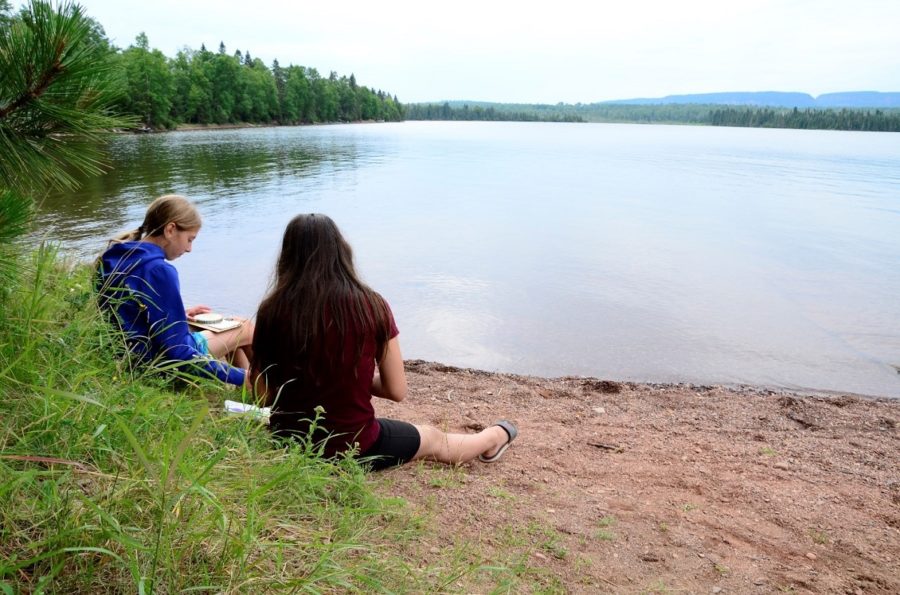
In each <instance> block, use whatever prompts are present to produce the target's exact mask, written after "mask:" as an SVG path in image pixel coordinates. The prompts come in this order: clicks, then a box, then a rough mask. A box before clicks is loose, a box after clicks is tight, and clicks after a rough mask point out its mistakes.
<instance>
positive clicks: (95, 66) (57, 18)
mask: <svg viewBox="0 0 900 595" xmlns="http://www.w3.org/2000/svg"><path fill="white" fill-rule="evenodd" d="M101 38H102V28H100V27H99V25H98V24H97V23H96V22H94V21H92V20H91V19H89V18H87V17H85V16H84V15H83V14H82V12H81V8H80V7H78V6H76V5H73V4H69V3H66V4H63V5H61V6H60V7H59V8H53V7H52V6H51V5H50V4H48V3H46V2H39V1H33V2H32V3H31V4H29V5H28V6H26V8H24V9H23V10H22V11H21V12H19V13H18V14H16V15H11V14H10V12H9V4H8V3H6V2H2V3H0V281H3V287H4V290H6V289H8V287H9V286H10V285H11V282H12V279H13V276H14V275H15V272H16V268H17V266H18V262H17V259H16V258H15V255H16V245H15V242H16V240H17V239H18V238H19V237H21V236H22V235H23V234H24V233H25V232H26V231H27V229H28V224H29V221H30V216H31V207H32V205H33V204H34V200H35V198H36V197H37V196H40V195H41V194H42V193H43V192H45V191H46V189H47V188H48V187H54V188H72V187H74V186H75V184H76V182H75V179H76V176H75V175H73V173H75V174H96V173H99V172H100V171H101V169H102V165H103V164H102V161H101V152H100V148H99V141H100V140H101V138H102V137H103V134H104V133H106V132H108V131H109V130H110V129H112V128H115V127H119V126H123V125H127V124H128V120H127V119H123V118H119V117H116V116H115V114H114V112H113V110H112V105H113V102H114V101H115V99H116V85H115V78H114V75H113V73H112V70H111V68H110V64H109V61H108V60H107V58H108V55H109V51H108V47H107V46H106V45H105V44H104V43H101V41H100V40H101ZM0 299H2V296H0Z"/></svg>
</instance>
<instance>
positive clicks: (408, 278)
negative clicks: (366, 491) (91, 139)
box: [41, 122, 900, 396]
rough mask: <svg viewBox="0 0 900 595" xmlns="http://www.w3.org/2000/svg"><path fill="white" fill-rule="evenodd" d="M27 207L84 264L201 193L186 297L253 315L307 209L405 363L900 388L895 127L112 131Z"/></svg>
mask: <svg viewBox="0 0 900 595" xmlns="http://www.w3.org/2000/svg"><path fill="white" fill-rule="evenodd" d="M110 149H111V152H112V154H113V162H114V166H115V170H114V171H113V172H112V173H110V174H108V175H106V176H104V177H102V178H98V179H94V180H91V181H89V182H88V183H87V185H86V186H85V187H84V188H83V189H82V190H81V191H79V192H77V193H74V194H71V193H70V194H66V195H59V196H53V197H50V198H49V199H47V200H46V201H45V202H44V204H43V205H42V208H41V210H42V212H41V222H42V225H41V229H42V233H44V234H46V237H48V238H51V239H54V240H59V241H61V242H62V244H63V246H64V247H66V248H68V249H70V250H73V251H75V252H77V253H79V254H81V255H93V254H95V253H96V252H98V251H99V250H101V248H102V247H103V245H104V240H105V238H107V237H109V236H111V235H113V234H114V233H116V232H118V231H121V230H124V229H126V228H134V227H136V226H137V225H138V224H139V223H140V221H141V219H142V217H143V212H144V209H145V207H146V205H147V204H148V203H149V201H150V200H151V199H152V198H153V197H155V196H157V195H160V194H164V193H170V192H176V193H181V194H185V195H187V196H189V197H191V198H192V199H194V200H196V201H197V202H198V203H199V205H200V209H201V212H202V214H203V216H204V221H205V223H204V228H203V230H202V232H201V234H200V235H199V237H198V239H197V241H196V242H195V246H194V251H193V253H191V254H188V255H186V256H184V257H182V258H181V259H179V260H177V261H175V263H174V264H175V265H176V266H177V267H178V269H179V271H180V275H181V281H182V292H183V294H184V297H185V302H186V303H189V304H190V303H198V302H203V303H208V304H210V305H211V306H213V307H214V308H215V309H217V310H221V311H225V312H233V313H242V314H248V315H249V314H252V313H253V312H254V311H255V308H256V304H257V303H258V302H259V300H260V298H261V297H262V296H263V294H264V293H265V291H266V288H267V284H268V282H269V280H270V278H271V271H272V267H273V264H274V259H275V255H276V254H277V251H278V248H279V243H280V239H281V234H282V231H283V229H284V226H285V224H286V223H287V221H288V220H289V219H290V218H291V217H292V216H293V215H295V214H296V213H301V212H322V213H326V214H328V215H330V216H331V217H332V218H334V219H335V221H337V223H338V225H339V226H340V227H341V229H342V230H343V232H344V233H345V235H346V236H347V238H348V240H349V241H350V243H351V245H352V246H353V247H354V250H355V256H356V261H357V265H358V268H359V269H360V271H361V274H362V275H363V277H364V279H365V280H366V281H367V282H368V283H369V284H370V285H372V286H373V287H374V288H375V289H376V290H378V291H379V292H381V293H382V294H383V295H384V296H385V297H386V298H387V299H388V301H389V302H390V304H391V306H392V308H393V310H394V313H395V316H396V318H397V323H398V326H399V328H400V331H401V334H400V338H401V346H402V348H403V353H404V356H405V357H407V358H422V359H428V360H436V361H441V362H444V363H447V364H453V365H459V366H467V367H475V368H481V369H487V370H497V371H506V372H517V373H527V374H537V375H548V376H555V375H570V374H571V375H591V376H599V377H603V378H610V379H619V380H639V381H662V382H670V381H675V382H680V381H685V382H697V383H750V384H762V385H771V386H777V387H788V388H806V389H820V390H833V391H849V392H857V393H863V394H874V395H889V396H900V375H898V372H897V368H896V367H895V366H900V298H898V296H900V266H898V265H900V134H891V133H856V132H834V131H792V130H761V129H739V128H711V127H688V126H645V125H617V124H543V123H475V122H453V123H451V122H407V123H400V124H369V125H359V124H357V125H338V126H319V127H296V128H264V129H243V130H230V131H199V132H179V133H169V134H160V135H146V136H122V137H119V138H116V139H114V140H113V141H112V143H111V145H110Z"/></svg>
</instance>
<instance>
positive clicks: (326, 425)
mask: <svg viewBox="0 0 900 595" xmlns="http://www.w3.org/2000/svg"><path fill="white" fill-rule="evenodd" d="M384 306H385V310H386V311H387V315H388V318H389V320H390V329H391V330H390V337H389V338H390V339H393V338H394V337H396V336H397V335H398V334H399V331H398V330H397V325H396V323H395V322H394V315H393V314H392V313H391V308H390V306H389V305H388V303H387V302H384ZM349 326H350V328H349V329H348V331H347V332H346V333H345V334H344V336H343V337H340V336H338V333H337V331H336V330H331V331H329V333H328V335H327V336H326V345H327V346H328V353H333V354H334V357H335V360H336V361H346V362H353V361H354V359H355V356H356V350H357V344H358V343H357V342H358V339H359V334H360V333H361V332H364V331H362V330H361V329H359V328H358V326H356V325H354V324H353V323H352V321H350V322H349ZM332 329H333V327H332ZM376 347H377V346H376V340H375V332H374V331H371V332H367V333H365V336H364V337H363V343H362V352H361V353H360V356H359V359H358V360H356V364H355V366H353V365H350V366H348V367H347V369H344V370H340V371H338V372H336V373H334V375H333V377H330V378H325V379H324V380H323V379H320V380H319V383H318V385H317V386H314V387H313V386H310V385H307V386H304V385H302V384H301V383H300V382H287V383H285V384H284V385H283V387H282V389H281V393H280V395H279V396H278V398H277V400H276V402H275V403H274V404H273V406H272V416H271V418H270V426H271V428H272V429H273V430H274V431H275V432H276V433H277V434H280V435H291V434H301V435H307V434H308V433H309V431H310V423H309V420H311V419H313V418H315V416H316V412H315V408H316V407H319V406H320V407H322V409H324V413H322V414H321V415H320V417H319V421H318V423H317V427H316V432H315V434H314V435H313V441H314V442H315V443H318V442H320V441H322V440H325V439H326V438H327V437H328V436H329V435H330V438H328V439H327V442H326V443H325V451H324V454H325V456H333V455H335V454H337V453H340V452H343V451H345V450H348V449H349V448H352V447H353V446H354V445H358V448H359V452H361V453H362V452H365V451H366V450H367V449H368V448H369V447H370V446H372V444H374V442H375V440H377V439H378V433H379V430H380V427H379V425H378V422H377V421H376V420H375V408H374V407H373V406H372V379H373V378H374V377H375V351H376ZM339 349H343V350H344V353H343V354H342V355H343V359H342V360H340V359H339V358H340V354H338V353H337V350H339Z"/></svg>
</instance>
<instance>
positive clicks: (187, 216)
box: [110, 194, 203, 244]
mask: <svg viewBox="0 0 900 595" xmlns="http://www.w3.org/2000/svg"><path fill="white" fill-rule="evenodd" d="M169 223H174V224H175V226H176V227H177V228H178V229H181V230H186V229H191V230H193V229H200V226H201V225H202V224H203V220H202V219H201V218H200V213H199V212H197V207H195V206H194V203H192V202H190V201H189V200H188V199H186V198H185V197H183V196H180V195H178V194H166V195H165V196H160V197H159V198H157V199H156V200H154V201H153V202H152V203H150V206H149V207H147V213H146V214H145V215H144V221H143V223H141V225H140V227H138V228H137V229H132V230H131V231H126V232H125V233H122V234H120V235H118V236H116V237H115V238H113V239H112V241H111V242H110V243H111V244H113V243H118V242H134V241H137V240H140V239H141V238H145V237H155V236H160V235H162V234H163V232H164V231H165V228H166V225H168V224H169Z"/></svg>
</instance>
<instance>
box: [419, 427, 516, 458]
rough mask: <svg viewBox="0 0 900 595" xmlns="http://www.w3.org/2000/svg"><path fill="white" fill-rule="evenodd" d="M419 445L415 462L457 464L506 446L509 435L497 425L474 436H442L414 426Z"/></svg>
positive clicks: (442, 434) (436, 432)
mask: <svg viewBox="0 0 900 595" xmlns="http://www.w3.org/2000/svg"><path fill="white" fill-rule="evenodd" d="M416 429H417V430H419V437H420V438H421V444H419V450H418V452H416V456H414V457H413V460H416V459H427V460H430V461H438V462H440V463H448V464H450V465H457V464H460V463H465V462H467V461H471V460H472V459H474V458H477V457H478V455H481V454H483V455H486V456H490V455H493V454H494V453H496V452H497V450H499V449H500V447H501V446H503V445H504V444H506V442H507V440H509V436H508V435H507V434H506V430H504V429H503V428H501V427H500V426H491V427H489V428H485V429H484V430H482V431H480V432H478V433H477V434H445V433H444V432H442V431H440V430H438V429H437V428H435V427H433V426H416Z"/></svg>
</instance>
